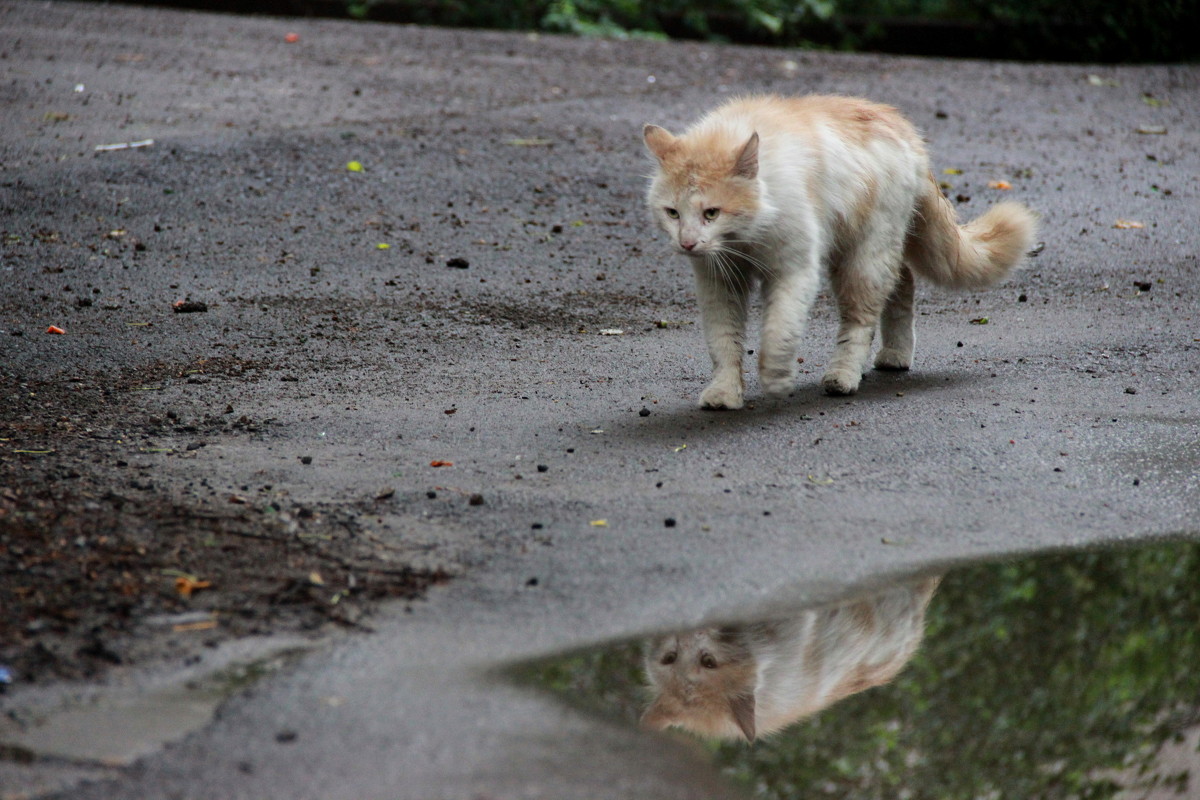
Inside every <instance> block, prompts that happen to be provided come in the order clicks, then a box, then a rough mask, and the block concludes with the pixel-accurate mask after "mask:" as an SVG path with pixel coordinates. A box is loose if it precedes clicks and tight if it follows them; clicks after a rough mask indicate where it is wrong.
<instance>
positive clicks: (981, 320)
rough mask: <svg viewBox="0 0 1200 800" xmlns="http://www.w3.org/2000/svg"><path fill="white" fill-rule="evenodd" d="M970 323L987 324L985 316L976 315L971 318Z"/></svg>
mask: <svg viewBox="0 0 1200 800" xmlns="http://www.w3.org/2000/svg"><path fill="white" fill-rule="evenodd" d="M971 324H972V325H987V324H988V318H987V317H976V318H975V319H973V320H971Z"/></svg>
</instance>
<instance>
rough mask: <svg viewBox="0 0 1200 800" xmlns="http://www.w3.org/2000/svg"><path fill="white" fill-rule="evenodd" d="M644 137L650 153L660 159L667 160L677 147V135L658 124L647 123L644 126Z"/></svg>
mask: <svg viewBox="0 0 1200 800" xmlns="http://www.w3.org/2000/svg"><path fill="white" fill-rule="evenodd" d="M642 139H643V140H644V141H645V142H646V149H647V150H649V151H650V155H652V156H654V157H655V158H657V159H658V160H659V161H663V160H665V159H666V157H667V155H668V154H669V153H670V152H671V151H672V150H674V149H675V137H674V136H672V135H671V132H670V131H668V130H667V129H666V128H660V127H659V126H658V125H646V127H644V128H642Z"/></svg>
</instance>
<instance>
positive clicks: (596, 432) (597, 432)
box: [588, 428, 604, 434]
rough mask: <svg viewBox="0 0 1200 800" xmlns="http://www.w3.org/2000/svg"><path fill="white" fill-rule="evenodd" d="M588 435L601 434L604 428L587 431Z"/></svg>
mask: <svg viewBox="0 0 1200 800" xmlns="http://www.w3.org/2000/svg"><path fill="white" fill-rule="evenodd" d="M588 433H593V434H601V433H604V428H596V429H595V430H590V431H588Z"/></svg>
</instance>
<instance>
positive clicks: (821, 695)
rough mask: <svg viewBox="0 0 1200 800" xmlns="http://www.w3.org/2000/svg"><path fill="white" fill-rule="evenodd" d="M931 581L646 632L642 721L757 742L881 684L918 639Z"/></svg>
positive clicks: (657, 727)
mask: <svg viewBox="0 0 1200 800" xmlns="http://www.w3.org/2000/svg"><path fill="white" fill-rule="evenodd" d="M938 580H939V579H938V578H927V579H924V580H920V581H916V582H914V583H911V584H906V585H902V586H898V587H895V588H892V589H888V590H886V591H884V592H881V593H879V594H877V595H873V596H871V597H868V598H865V599H862V600H857V601H853V602H848V603H841V604H838V605H834V606H830V607H828V608H822V609H816V610H810V611H805V612H803V613H801V614H799V615H796V616H794V617H785V618H780V619H774V620H768V621H764V622H758V623H753V624H749V625H734V626H729V627H722V628H700V629H697V630H693V631H687V632H682V633H676V634H672V635H669V636H663V637H661V638H658V639H653V640H651V641H649V642H648V643H647V645H646V675H647V678H648V680H649V683H650V687H651V690H652V692H653V699H652V701H651V703H650V706H649V707H648V708H647V709H646V712H645V713H644V714H643V715H642V724H643V725H645V726H646V727H648V728H651V729H654V730H662V729H664V728H669V727H679V728H685V729H687V730H690V731H693V732H695V733H698V734H701V735H704V736H711V737H716V738H725V739H727V738H745V739H746V740H748V741H754V739H755V738H756V737H758V736H765V735H767V734H770V733H774V732H776V731H778V730H780V729H782V728H784V727H786V726H788V725H790V724H792V723H793V722H796V721H798V720H800V719H803V718H804V717H807V716H810V715H812V714H815V713H816V712H817V711H820V710H821V709H823V708H825V707H827V706H829V705H831V704H833V703H835V702H837V701H838V700H841V699H842V698H844V697H848V696H849V695H852V694H855V693H857V692H861V691H863V690H864V689H869V688H871V687H872V686H878V685H880V684H883V683H887V682H888V681H890V680H891V679H892V678H894V677H895V676H896V675H897V674H898V673H899V672H900V670H901V669H903V668H904V665H905V664H907V663H908V661H909V659H911V658H912V656H913V654H914V653H915V652H916V651H917V647H918V646H919V645H920V643H921V638H922V636H923V634H924V630H925V609H926V608H927V607H928V605H929V600H930V598H931V597H932V596H933V593H934V590H935V589H936V588H937V584H938Z"/></svg>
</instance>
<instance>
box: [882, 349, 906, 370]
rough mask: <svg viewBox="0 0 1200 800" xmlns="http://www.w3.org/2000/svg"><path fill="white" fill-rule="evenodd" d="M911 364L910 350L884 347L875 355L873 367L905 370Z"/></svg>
mask: <svg viewBox="0 0 1200 800" xmlns="http://www.w3.org/2000/svg"><path fill="white" fill-rule="evenodd" d="M911 366H912V352H911V351H909V352H907V353H905V352H902V351H900V350H897V349H895V348H893V347H884V348H882V349H881V350H880V351H879V354H878V355H877V356H875V369H888V370H905V369H908V368H909V367H911Z"/></svg>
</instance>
